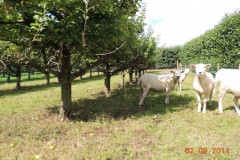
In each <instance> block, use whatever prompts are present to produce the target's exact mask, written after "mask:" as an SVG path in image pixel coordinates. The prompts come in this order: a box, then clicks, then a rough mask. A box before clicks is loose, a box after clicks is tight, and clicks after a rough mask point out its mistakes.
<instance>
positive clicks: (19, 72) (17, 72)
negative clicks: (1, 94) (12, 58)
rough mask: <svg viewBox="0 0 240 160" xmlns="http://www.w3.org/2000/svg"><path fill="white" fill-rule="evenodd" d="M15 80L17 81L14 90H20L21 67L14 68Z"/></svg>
mask: <svg viewBox="0 0 240 160" xmlns="http://www.w3.org/2000/svg"><path fill="white" fill-rule="evenodd" d="M16 69H17V70H16V79H17V82H16V87H15V88H16V89H20V88H21V85H20V83H21V66H20V65H18V66H17V68H16Z"/></svg>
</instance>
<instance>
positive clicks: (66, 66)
mask: <svg viewBox="0 0 240 160" xmlns="http://www.w3.org/2000/svg"><path fill="white" fill-rule="evenodd" d="M59 76H60V77H59V79H60V83H61V106H60V109H59V113H60V117H61V118H64V117H71V114H72V81H71V54H70V50H69V49H68V48H67V47H64V48H63V50H62V57H61V68H60V75H59Z"/></svg>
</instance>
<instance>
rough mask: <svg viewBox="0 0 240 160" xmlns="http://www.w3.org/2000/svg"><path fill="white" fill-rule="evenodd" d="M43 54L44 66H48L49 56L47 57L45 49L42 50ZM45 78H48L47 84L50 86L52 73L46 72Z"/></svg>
mask: <svg viewBox="0 0 240 160" xmlns="http://www.w3.org/2000/svg"><path fill="white" fill-rule="evenodd" d="M42 54H43V61H44V65H47V63H48V62H47V56H46V52H45V49H44V48H42ZM44 73H45V77H46V84H50V73H49V72H47V71H45V72H44Z"/></svg>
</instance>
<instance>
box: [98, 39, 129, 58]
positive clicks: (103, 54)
mask: <svg viewBox="0 0 240 160" xmlns="http://www.w3.org/2000/svg"><path fill="white" fill-rule="evenodd" d="M125 43H126V41H125V42H123V44H122V45H121V46H120V47H118V48H116V49H115V50H114V51H112V52H108V53H102V54H95V55H96V56H105V55H109V54H112V53H115V52H117V51H118V50H119V49H121V48H122V47H123V46H124V44H125Z"/></svg>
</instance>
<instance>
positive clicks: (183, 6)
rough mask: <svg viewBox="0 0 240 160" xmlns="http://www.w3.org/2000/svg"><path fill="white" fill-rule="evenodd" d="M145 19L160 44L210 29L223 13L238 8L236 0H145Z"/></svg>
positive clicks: (239, 1)
mask: <svg viewBox="0 0 240 160" xmlns="http://www.w3.org/2000/svg"><path fill="white" fill-rule="evenodd" d="M145 2H146V3H147V8H146V10H147V11H146V20H145V22H146V23H147V24H150V25H151V26H152V27H153V29H154V36H157V35H160V44H159V45H160V46H162V45H164V46H166V47H171V46H176V45H184V44H185V43H186V42H188V41H190V40H192V39H193V38H196V37H198V36H200V35H202V34H204V33H205V32H206V31H207V30H209V29H213V28H214V26H216V25H217V24H218V23H219V22H220V21H221V19H222V18H223V17H224V15H225V14H226V13H232V12H234V11H235V10H239V9H240V0H145Z"/></svg>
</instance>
